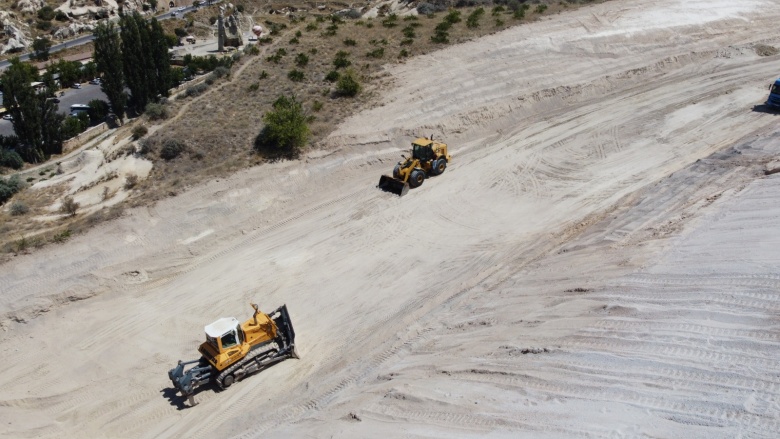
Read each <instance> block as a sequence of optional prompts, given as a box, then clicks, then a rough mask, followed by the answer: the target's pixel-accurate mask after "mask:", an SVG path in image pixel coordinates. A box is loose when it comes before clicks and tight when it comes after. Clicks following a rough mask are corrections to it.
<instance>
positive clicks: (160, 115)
mask: <svg viewBox="0 0 780 439" xmlns="http://www.w3.org/2000/svg"><path fill="white" fill-rule="evenodd" d="M144 114H146V116H147V117H148V118H149V120H163V119H167V118H168V109H167V108H166V107H165V105H163V104H156V103H154V102H152V103H149V104H146V108H145V109H144Z"/></svg>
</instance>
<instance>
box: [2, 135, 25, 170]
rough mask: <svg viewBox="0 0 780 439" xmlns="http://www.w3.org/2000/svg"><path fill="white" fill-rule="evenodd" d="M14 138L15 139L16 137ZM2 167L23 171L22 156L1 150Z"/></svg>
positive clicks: (14, 152)
mask: <svg viewBox="0 0 780 439" xmlns="http://www.w3.org/2000/svg"><path fill="white" fill-rule="evenodd" d="M13 138H14V139H15V138H16V137H13ZM17 141H18V140H17ZM0 166H2V167H5V168H11V169H22V167H23V166H24V160H22V156H20V155H19V153H17V152H16V151H11V150H7V149H0Z"/></svg>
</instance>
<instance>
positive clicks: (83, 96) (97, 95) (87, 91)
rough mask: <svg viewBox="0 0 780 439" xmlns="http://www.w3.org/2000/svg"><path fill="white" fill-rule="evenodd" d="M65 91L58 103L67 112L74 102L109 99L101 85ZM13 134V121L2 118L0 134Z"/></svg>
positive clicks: (83, 86)
mask: <svg viewBox="0 0 780 439" xmlns="http://www.w3.org/2000/svg"><path fill="white" fill-rule="evenodd" d="M64 91H65V95H64V96H62V97H60V103H59V104H58V105H59V111H60V112H61V113H65V114H69V113H70V106H71V105H73V104H88V103H89V101H91V100H93V99H102V100H104V101H107V100H108V99H107V98H106V95H105V93H103V90H101V89H100V86H99V85H93V84H89V83H84V84H81V88H80V89H75V88H68V89H65V90H64ZM13 134H14V127H13V124H12V123H11V121H9V120H4V119H0V135H2V136H11V135H13Z"/></svg>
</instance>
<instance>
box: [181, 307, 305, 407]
mask: <svg viewBox="0 0 780 439" xmlns="http://www.w3.org/2000/svg"><path fill="white" fill-rule="evenodd" d="M251 305H252V308H254V310H255V313H254V315H253V316H252V318H250V319H249V320H247V321H245V322H243V323H240V322H239V321H238V320H236V319H235V318H232V317H229V318H222V319H219V320H217V321H216V322H214V323H212V324H210V325H208V326H206V327H205V330H206V341H205V342H204V343H203V344H201V345H200V347H199V348H198V351H199V352H200V354H201V355H202V356H201V357H200V359H198V360H192V361H181V360H179V363H178V364H177V365H176V367H174V368H173V369H171V370H169V371H168V378H170V379H171V382H173V386H174V387H175V388H176V389H177V390H179V391H180V392H181V394H182V396H184V397H185V398H187V400H188V401H189V403H190V405H192V406H194V405H195V404H196V402H195V398H194V397H193V395H194V394H195V389H197V388H198V387H200V386H202V385H204V384H207V383H210V382H213V383H215V384H216V385H217V386H218V387H219V388H221V389H226V388H228V387H230V386H231V385H232V384H233V383H234V382H235V381H237V380H240V379H241V378H243V377H244V376H246V375H249V374H252V373H254V372H258V371H260V370H263V369H265V368H267V367H269V366H271V365H273V364H276V363H278V362H280V361H283V360H286V359H287V358H299V357H298V352H297V351H296V349H295V331H294V330H293V327H292V322H291V321H290V314H289V313H288V312H287V305H282V306H280V307H279V308H277V309H276V310H275V311H274V312H272V313H270V314H265V313H263V312H261V311H259V310H258V309H257V305H255V304H251ZM187 366H192V367H191V368H189V369H187V370H185V368H186V367H187Z"/></svg>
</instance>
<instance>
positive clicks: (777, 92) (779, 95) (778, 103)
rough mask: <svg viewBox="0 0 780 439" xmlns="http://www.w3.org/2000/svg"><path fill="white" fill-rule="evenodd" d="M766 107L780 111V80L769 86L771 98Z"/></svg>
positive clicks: (768, 99)
mask: <svg viewBox="0 0 780 439" xmlns="http://www.w3.org/2000/svg"><path fill="white" fill-rule="evenodd" d="M766 105H767V106H768V107H772V108H774V109H780V79H778V80H776V81H775V82H774V84H772V85H770V86H769V98H767V100H766Z"/></svg>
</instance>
